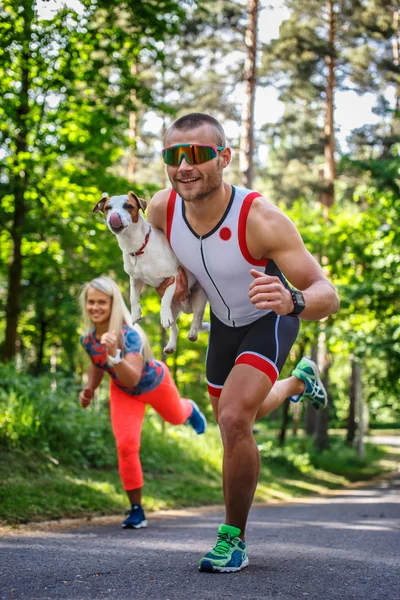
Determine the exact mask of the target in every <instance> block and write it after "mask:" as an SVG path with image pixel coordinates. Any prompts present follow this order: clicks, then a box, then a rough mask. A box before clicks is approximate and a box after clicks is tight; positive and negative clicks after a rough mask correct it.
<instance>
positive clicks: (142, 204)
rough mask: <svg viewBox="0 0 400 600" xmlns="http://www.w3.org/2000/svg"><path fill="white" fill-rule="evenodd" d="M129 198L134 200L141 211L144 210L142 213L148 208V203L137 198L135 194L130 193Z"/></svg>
mask: <svg viewBox="0 0 400 600" xmlns="http://www.w3.org/2000/svg"><path fill="white" fill-rule="evenodd" d="M128 197H129V198H131V200H133V201H134V202H136V204H137V207H138V208H139V209H140V208H141V209H142V211H143V212H144V211H145V210H146V208H147V202H146V200H143V198H139V197H138V196H136V194H135V192H128Z"/></svg>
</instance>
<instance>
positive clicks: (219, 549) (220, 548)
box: [213, 533, 233, 555]
mask: <svg viewBox="0 0 400 600" xmlns="http://www.w3.org/2000/svg"><path fill="white" fill-rule="evenodd" d="M232 546H233V539H232V538H231V536H230V535H229V533H218V537H217V543H216V544H215V547H214V549H213V554H221V555H224V554H226V553H227V552H229V550H230V549H231V548H232Z"/></svg>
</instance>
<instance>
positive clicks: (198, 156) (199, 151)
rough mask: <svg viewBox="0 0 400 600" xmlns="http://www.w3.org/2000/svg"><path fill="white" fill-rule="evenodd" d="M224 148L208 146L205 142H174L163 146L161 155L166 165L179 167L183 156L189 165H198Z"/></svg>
mask: <svg viewBox="0 0 400 600" xmlns="http://www.w3.org/2000/svg"><path fill="white" fill-rule="evenodd" d="M221 150H224V148H223V147H222V146H209V145H205V144H176V146H167V147H166V148H163V151H162V155H163V159H164V162H165V164H166V165H173V166H175V167H179V165H180V164H181V162H182V159H183V158H185V160H186V162H187V163H189V165H200V164H201V163H205V162H207V161H208V160H212V159H213V158H215V157H216V156H217V152H221Z"/></svg>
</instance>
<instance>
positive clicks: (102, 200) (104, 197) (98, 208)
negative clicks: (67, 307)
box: [93, 192, 108, 213]
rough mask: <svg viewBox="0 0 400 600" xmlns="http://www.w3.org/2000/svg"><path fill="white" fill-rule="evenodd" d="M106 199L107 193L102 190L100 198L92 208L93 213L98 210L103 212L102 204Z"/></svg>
mask: <svg viewBox="0 0 400 600" xmlns="http://www.w3.org/2000/svg"><path fill="white" fill-rule="evenodd" d="M107 200H108V194H107V192H104V194H103V195H102V197H101V200H99V201H98V203H97V204H96V206H95V207H94V209H93V212H94V213H98V212H100V211H101V212H103V213H104V205H105V203H106V202H107Z"/></svg>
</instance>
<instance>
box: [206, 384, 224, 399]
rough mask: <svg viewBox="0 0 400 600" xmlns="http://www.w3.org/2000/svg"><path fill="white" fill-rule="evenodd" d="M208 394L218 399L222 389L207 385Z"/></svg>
mask: <svg viewBox="0 0 400 600" xmlns="http://www.w3.org/2000/svg"><path fill="white" fill-rule="evenodd" d="M207 388H208V393H209V394H210V396H214V398H219V397H220V395H221V392H222V387H214V386H213V384H212V383H207Z"/></svg>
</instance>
